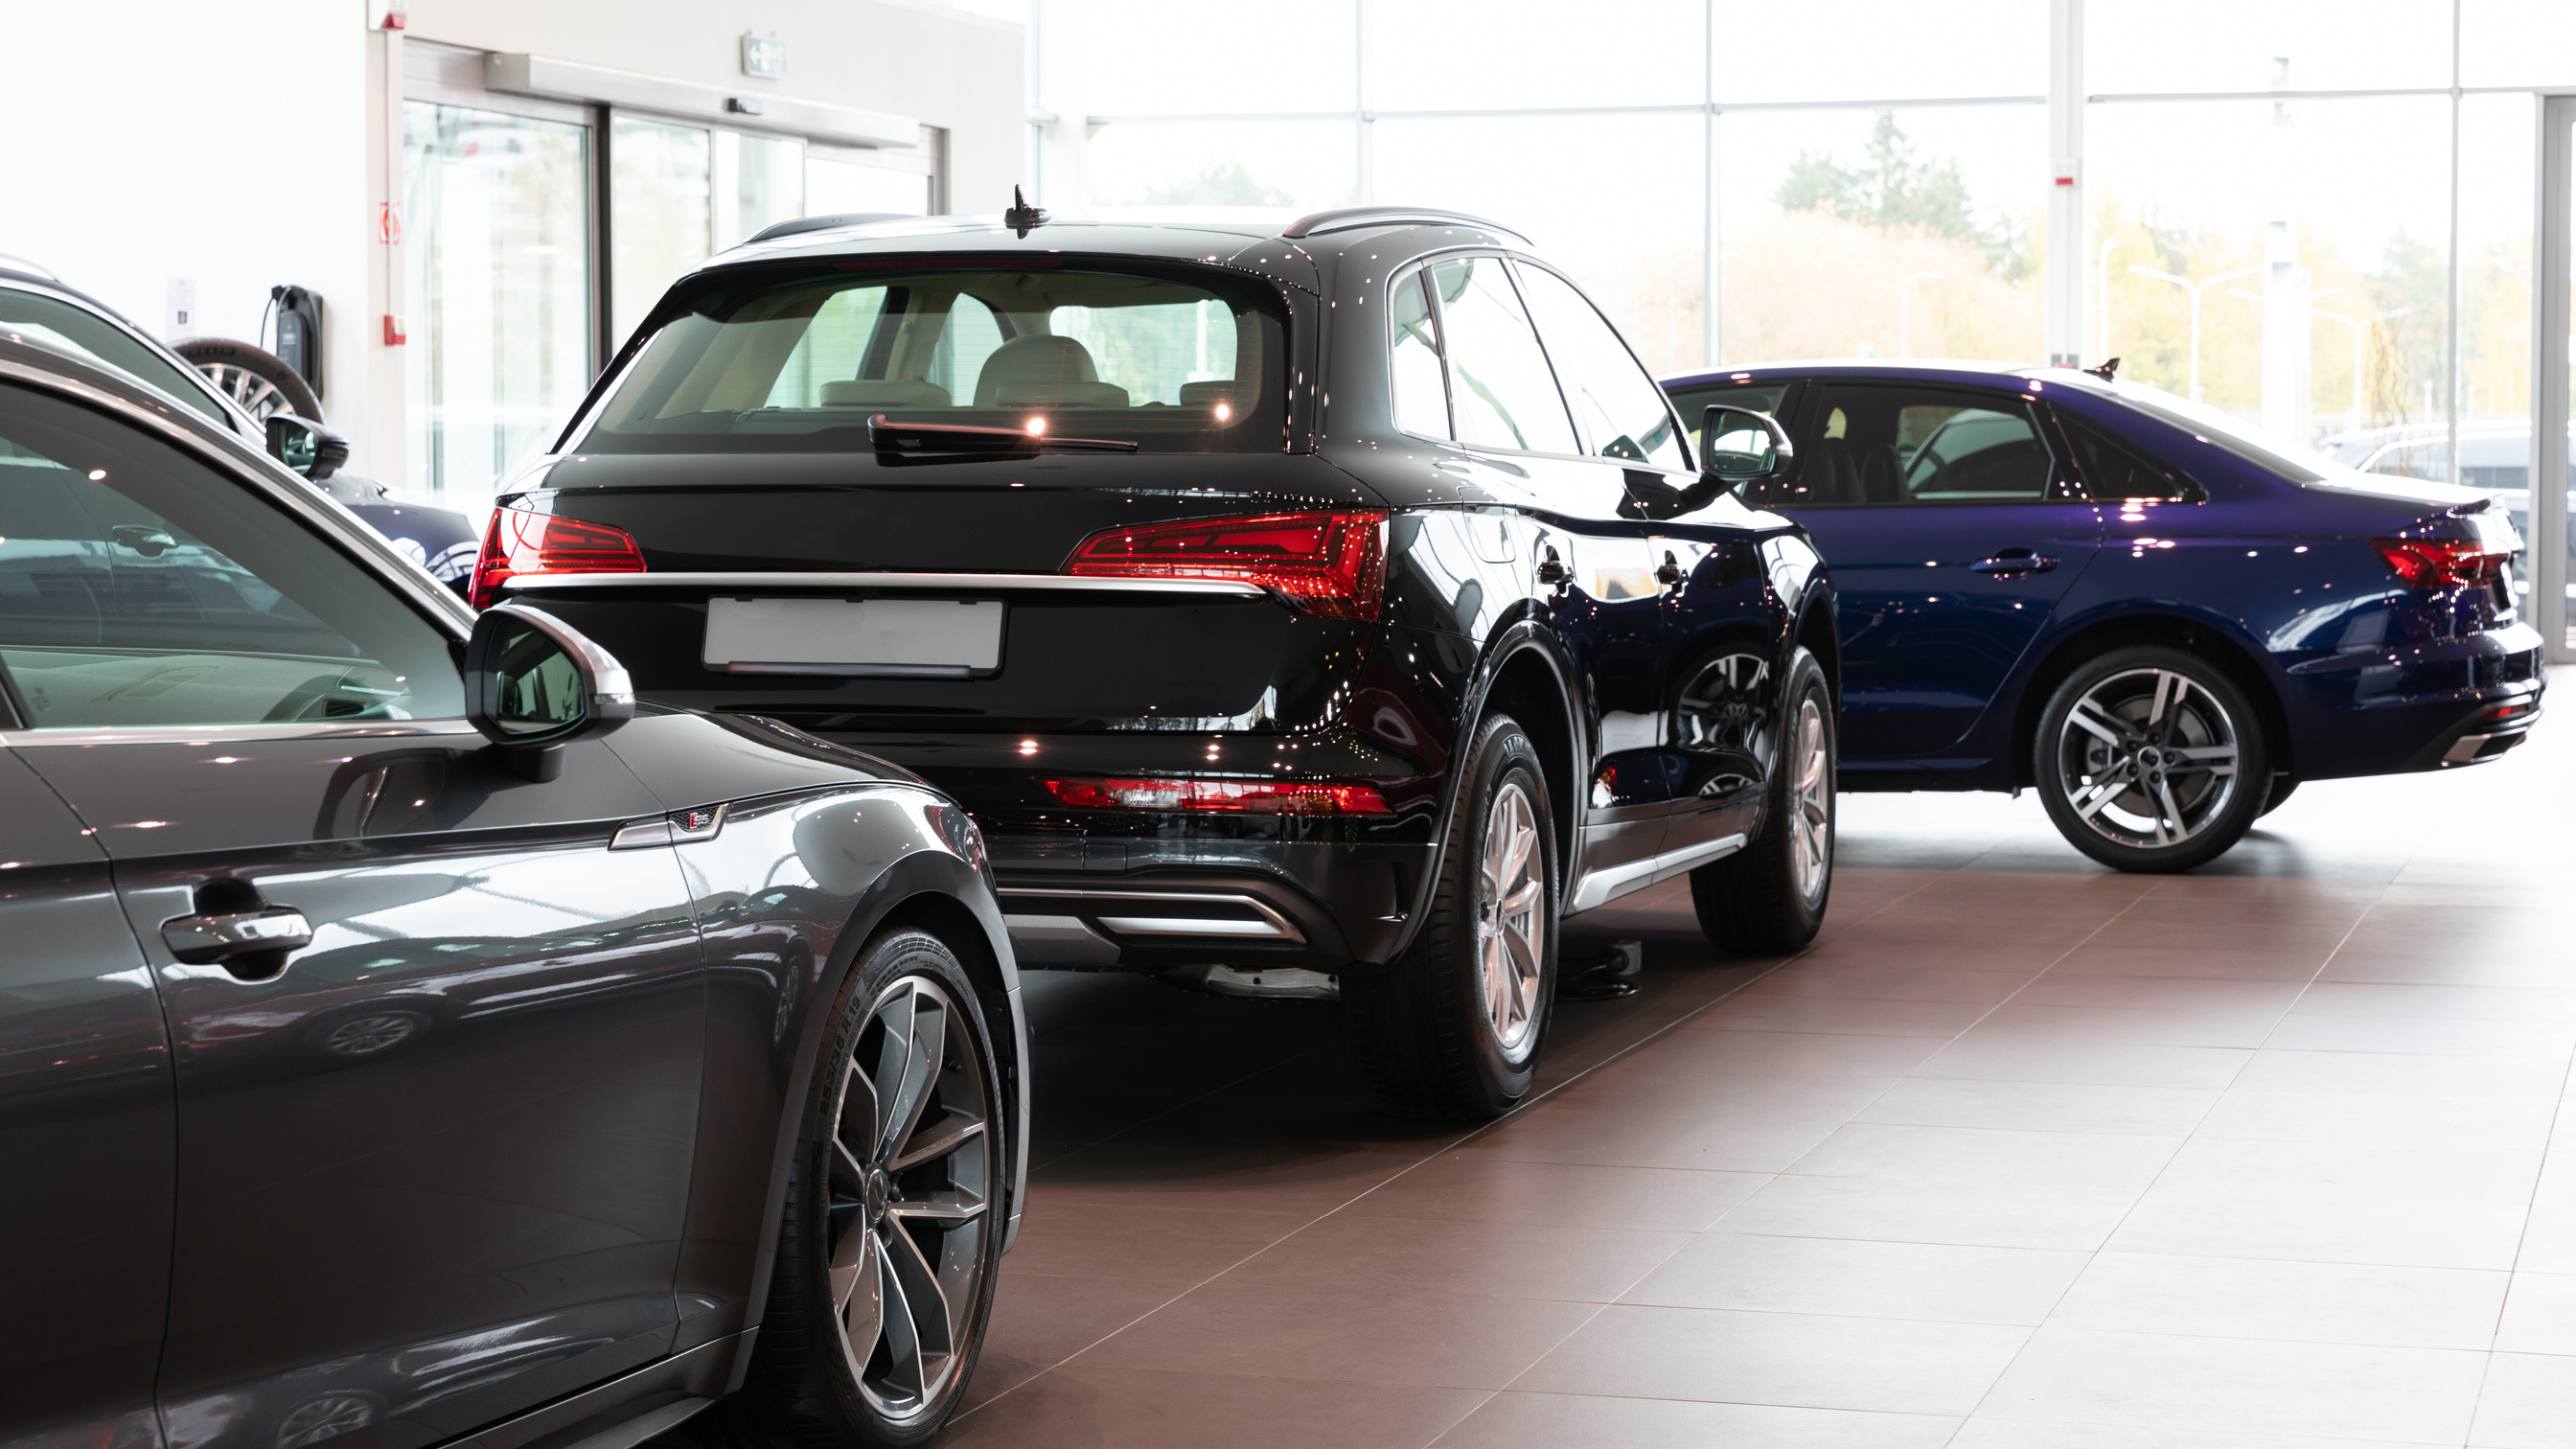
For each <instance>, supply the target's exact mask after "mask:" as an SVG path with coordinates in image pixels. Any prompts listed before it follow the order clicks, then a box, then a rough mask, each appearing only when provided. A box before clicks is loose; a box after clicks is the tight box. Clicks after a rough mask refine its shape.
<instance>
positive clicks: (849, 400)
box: [823, 377, 953, 408]
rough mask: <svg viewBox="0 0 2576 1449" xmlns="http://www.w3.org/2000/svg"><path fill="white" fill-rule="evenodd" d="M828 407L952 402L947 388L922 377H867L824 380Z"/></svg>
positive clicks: (939, 405)
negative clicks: (837, 380) (839, 380)
mask: <svg viewBox="0 0 2576 1449" xmlns="http://www.w3.org/2000/svg"><path fill="white" fill-rule="evenodd" d="M823 406H825V407H827V408H944V407H950V406H953V404H952V403H951V402H950V401H949V398H948V389H946V388H944V387H941V386H940V385H939V384H937V383H935V382H924V381H922V380H921V379H919V378H910V377H889V378H868V379H865V380H860V381H842V382H827V383H825V384H823Z"/></svg>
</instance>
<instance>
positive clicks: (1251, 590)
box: [502, 570, 1270, 599]
mask: <svg viewBox="0 0 2576 1449" xmlns="http://www.w3.org/2000/svg"><path fill="white" fill-rule="evenodd" d="M502 587H503V588H504V589H505V590H509V591H522V590H537V589H650V588H679V589H898V590H903V591H905V592H927V593H951V594H976V593H1001V592H1008V593H1048V594H1053V593H1070V594H1223V595H1228V596H1230V597H1233V598H1239V599H1261V598H1268V597H1269V596H1270V591H1269V590H1268V589H1265V588H1262V587H1260V586H1259V585H1257V584H1246V583H1238V582H1236V581H1234V580H1232V579H1126V578H1098V577H1093V576H1090V575H1076V574H962V573H961V574H919V573H869V572H866V571H864V570H852V571H849V572H846V573H751V574H733V573H660V574H657V573H641V574H522V575H519V576H517V577H514V578H512V579H510V580H509V581H508V582H507V583H505V584H504V585H502Z"/></svg>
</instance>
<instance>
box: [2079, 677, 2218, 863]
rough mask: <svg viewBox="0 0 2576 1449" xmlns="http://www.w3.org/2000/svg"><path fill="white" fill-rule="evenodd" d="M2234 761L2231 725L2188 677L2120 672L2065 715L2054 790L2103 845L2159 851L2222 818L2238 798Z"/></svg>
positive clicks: (2214, 700)
mask: <svg viewBox="0 0 2576 1449" xmlns="http://www.w3.org/2000/svg"><path fill="white" fill-rule="evenodd" d="M2237 753H2238V742H2237V726H2236V721H2235V719H2234V718H2233V717H2232V716H2231V715H2230V714H2229V713H2228V710H2227V707H2226V706H2225V705H2224V704H2223V703H2221V702H2220V700H2219V699H2218V697H2217V696H2216V695H2214V694H2211V693H2210V692H2209V691H2208V690H2207V689H2205V688H2203V687H2202V686H2201V685H2199V684H2198V683H2196V682H2194V681H2193V680H2192V678H2191V677H2190V676H2189V675H2187V674H2183V673H2181V672H2179V671H2176V670H2172V669H2153V668H2148V669H2130V670H2123V671H2121V672H2120V673H2118V674H2114V675H2112V676H2110V677H2109V678H2107V679H2104V680H2103V681H2102V682H2100V683H2099V684H2096V685H2094V686H2093V687H2092V688H2091V689H2088V690H2086V691H2085V692H2084V694H2083V696H2082V697H2081V698H2079V699H2077V700H2076V701H2075V704H2074V707H2073V708H2071V709H2069V710H2068V711H2067V713H2066V719H2065V722H2064V723H2063V724H2062V725H2060V726H2059V727H2058V738H2057V775H2058V779H2057V781H2056V785H2057V788H2058V789H2059V790H2060V791H2061V792H2062V793H2063V796H2064V798H2065V800H2066V803H2067V804H2068V805H2069V806H2070V807H2071V808H2072V809H2073V811H2074V814H2075V818H2076V819H2078V820H2081V821H2083V822H2084V823H2085V825H2086V826H2088V827H2090V828H2091V829H2092V830H2093V831H2094V832H2095V833H2096V834H2098V835H2100V836H2102V837H2103V838H2104V839H2106V840H2110V841H2114V842H2116V843H2118V844H2121V845H2124V846H2129V847H2131V848H2134V849H2141V850H2154V849H2167V848H2171V847H2174V846H2178V845H2181V844H2183V843H2185V842H2186V841H2189V840H2192V839H2194V838H2195V837H2197V836H2199V835H2200V834H2201V833H2202V832H2204V831H2206V830H2208V829H2209V828H2210V827H2211V825H2212V824H2213V823H2214V822H2216V821H2217V820H2218V819H2219V818H2220V817H2221V816H2222V815H2224V814H2225V813H2226V811H2227V807H2228V805H2229V803H2230V802H2231V801H2233V800H2234V799H2235V797H2236V791H2237V789H2238V788H2239V781H2238V777H2237V770H2236V764H2237Z"/></svg>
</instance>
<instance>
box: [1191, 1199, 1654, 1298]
mask: <svg viewBox="0 0 2576 1449" xmlns="http://www.w3.org/2000/svg"><path fill="white" fill-rule="evenodd" d="M1690 1241H1691V1235H1690V1234H1688V1233H1681V1232H1647V1231H1642V1230H1638V1229H1632V1228H1576V1227H1565V1226H1563V1225H1560V1224H1554V1223H1546V1224H1535V1223H1487V1222H1472V1221H1468V1220H1464V1219H1460V1218H1387V1217H1376V1218H1362V1217H1354V1216H1351V1215H1350V1214H1347V1213H1336V1214H1334V1215H1333V1216H1331V1217H1328V1218H1325V1219H1323V1220H1322V1221H1320V1222H1317V1223H1314V1224H1313V1225H1311V1226H1309V1227H1307V1228H1305V1229H1304V1230H1302V1231H1300V1232H1298V1233H1297V1234H1296V1235H1295V1236H1293V1237H1290V1238H1287V1239H1285V1240H1283V1241H1281V1242H1279V1243H1276V1244H1274V1245H1272V1246H1271V1247H1269V1248H1267V1249H1264V1250H1263V1251H1262V1252H1261V1253H1260V1254H1259V1255H1257V1256H1255V1257H1253V1258H1252V1259H1250V1260H1249V1261H1247V1262H1245V1263H1243V1264H1241V1265H1240V1266H1238V1267H1235V1268H1232V1269H1229V1270H1228V1271H1227V1272H1226V1273H1225V1275H1224V1276H1223V1278H1222V1279H1220V1280H1219V1281H1221V1282H1223V1283H1226V1284H1231V1285H1238V1286H1239V1285H1245V1284H1249V1285H1252V1286H1255V1287H1281V1288H1287V1287H1296V1286H1299V1285H1306V1286H1312V1287H1317V1288H1330V1289H1332V1290H1334V1291H1336V1292H1340V1293H1343V1294H1346V1295H1348V1296H1351V1297H1377V1296H1383V1295H1385V1294H1389V1293H1394V1294H1404V1293H1412V1292H1424V1293H1436V1294H1441V1295H1445V1296H1450V1297H1472V1296H1476V1295H1480V1294H1481V1295H1484V1296H1488V1297H1495V1298H1550V1299H1556V1300H1558V1301H1561V1302H1567V1303H1609V1302H1613V1301H1615V1300H1616V1299H1617V1298H1618V1297H1619V1295H1620V1294H1621V1293H1624V1292H1626V1291H1627V1290H1628V1288H1629V1287H1630V1286H1631V1285H1633V1284H1634V1283H1636V1282H1637V1280H1639V1279H1640V1278H1643V1277H1644V1276H1645V1275H1646V1274H1647V1273H1649V1272H1651V1271H1652V1270H1653V1269H1654V1267H1655V1266H1656V1265H1657V1264H1659V1263H1661V1262H1663V1261H1664V1260H1665V1259H1666V1258H1669V1257H1671V1256H1672V1255H1673V1254H1674V1253H1676V1252H1679V1251H1680V1250H1681V1249H1682V1248H1683V1247H1684V1246H1685V1245H1687V1244H1688V1243H1689V1242H1690ZM1500 1265H1509V1266H1508V1267H1504V1266H1500Z"/></svg>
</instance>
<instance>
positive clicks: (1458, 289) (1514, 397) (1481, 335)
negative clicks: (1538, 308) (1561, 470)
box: [1431, 257, 1581, 453]
mask: <svg viewBox="0 0 2576 1449" xmlns="http://www.w3.org/2000/svg"><path fill="white" fill-rule="evenodd" d="M1431 285H1432V290H1433V291H1434V292H1436V293H1437V294H1438V295H1439V299H1440V336H1441V341H1442V342H1443V344H1445V346H1446V349H1447V353H1448V359H1449V409H1450V415H1451V417H1452V418H1453V419H1454V420H1455V422H1456V426H1457V437H1458V441H1459V442H1461V443H1464V444H1466V445H1467V446H1469V447H1471V448H1508V449H1514V450H1517V451H1520V452H1524V453H1574V452H1579V451H1581V450H1580V449H1578V448H1577V447H1576V446H1575V443H1574V427H1573V425H1572V424H1571V423H1569V422H1568V421H1567V420H1566V415H1565V401H1564V399H1563V398H1561V397H1559V396H1558V395H1557V391H1556V377H1555V374H1554V373H1552V372H1550V371H1549V369H1548V365H1547V354H1546V353H1545V352H1544V351H1542V350H1541V349H1540V347H1539V345H1538V334H1537V333H1536V331H1534V330H1533V329H1532V328H1531V326H1530V320H1529V314H1528V313H1527V312H1525V311H1523V310H1522V309H1521V301H1520V297H1519V295H1518V294H1516V293H1515V292H1514V291H1513V290H1512V283H1511V279H1510V278H1509V277H1508V276H1506V275H1505V274H1504V269H1503V261H1502V258H1500V257H1459V258H1456V259H1454V260H1451V261H1445V262H1440V263H1437V264H1436V265H1434V266H1433V267H1432V268H1431Z"/></svg>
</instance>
